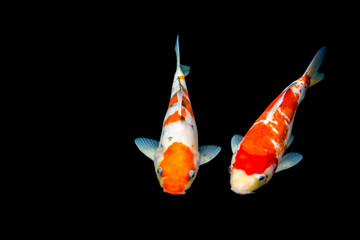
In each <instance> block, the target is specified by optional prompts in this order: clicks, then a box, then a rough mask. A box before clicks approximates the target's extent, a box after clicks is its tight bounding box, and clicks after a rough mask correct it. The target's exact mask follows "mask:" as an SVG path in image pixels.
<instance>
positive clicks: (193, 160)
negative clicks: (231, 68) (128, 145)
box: [135, 35, 221, 194]
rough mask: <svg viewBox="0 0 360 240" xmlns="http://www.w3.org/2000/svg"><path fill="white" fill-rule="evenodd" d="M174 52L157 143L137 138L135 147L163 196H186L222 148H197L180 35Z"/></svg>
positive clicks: (186, 69)
mask: <svg viewBox="0 0 360 240" xmlns="http://www.w3.org/2000/svg"><path fill="white" fill-rule="evenodd" d="M175 52H176V60H177V67H176V72H175V76H174V80H173V84H172V90H171V97H170V103H169V106H168V109H167V112H166V115H165V119H164V122H163V128H162V133H161V138H160V141H156V140H153V139H148V138H136V139H135V144H136V146H137V147H138V148H139V150H140V151H141V152H142V153H144V154H145V155H146V156H147V157H148V158H150V159H151V160H153V161H154V166H155V172H156V175H157V178H158V180H159V183H160V186H161V187H162V188H163V189H164V192H167V193H170V194H185V191H186V190H187V189H189V188H190V186H191V184H192V183H193V181H194V179H195V177H196V176H197V173H198V171H199V167H200V165H202V164H205V163H207V162H209V161H211V160H212V159H213V158H214V157H215V156H216V155H217V154H218V153H219V152H220V150H221V147H219V146H215V145H206V146H200V147H198V132H197V127H196V123H195V117H194V113H193V109H192V107H191V103H190V97H189V93H188V89H187V86H186V82H185V77H186V76H187V75H188V74H189V71H190V67H189V66H185V65H182V64H180V51H179V35H178V36H177V40H176V44H175Z"/></svg>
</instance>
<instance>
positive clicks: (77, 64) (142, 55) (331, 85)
mask: <svg viewBox="0 0 360 240" xmlns="http://www.w3.org/2000/svg"><path fill="white" fill-rule="evenodd" d="M320 27H321V26H319V28H320ZM110 30H111V27H108V28H104V29H99V28H97V29H96V31H95V33H92V32H91V31H89V32H87V31H86V30H85V31H84V32H85V33H84V35H81V37H80V38H79V39H77V40H75V42H74V43H71V44H70V48H71V49H72V50H73V51H71V52H73V53H75V55H73V57H71V58H70V59H68V62H67V63H66V64H65V65H64V68H67V69H68V70H67V71H66V73H65V74H64V73H62V76H63V77H62V78H61V79H65V80H64V81H62V80H61V79H59V83H61V89H62V90H64V92H63V94H61V96H62V98H61V99H62V100H61V103H60V105H61V106H64V109H63V110H64V112H66V113H67V114H66V115H65V116H64V115H61V117H59V118H58V119H57V120H58V122H57V124H56V126H57V132H58V135H59V139H58V141H57V146H56V149H58V150H57V152H58V158H59V159H58V161H57V163H56V169H57V171H60V172H61V173H60V176H61V178H56V179H57V180H56V184H54V185H52V189H51V191H52V192H53V193H52V194H53V195H50V197H49V199H50V201H49V202H52V200H54V204H50V209H52V208H53V207H54V208H55V212H57V213H58V214H60V215H61V216H65V217H66V218H67V219H68V220H69V221H75V222H77V220H76V219H78V221H79V222H87V221H89V222H90V223H94V222H95V223H99V224H104V225H108V227H109V228H110V229H113V228H116V227H117V226H120V225H121V223H120V222H121V221H124V220H125V221H126V225H125V226H137V225H138V226H147V225H149V226H152V227H155V226H157V222H159V221H160V222H161V223H162V224H165V225H166V226H167V228H175V229H177V228H179V225H180V228H181V229H182V228H183V227H182V226H183V225H185V226H186V225H187V224H188V223H183V222H182V220H181V219H188V220H189V221H192V222H195V223H196V221H201V222H207V223H208V228H209V229H211V230H212V231H214V229H216V226H217V225H218V224H225V225H228V226H229V229H230V231H231V229H239V228H240V229H241V227H242V224H244V223H251V224H250V225H252V223H254V224H255V226H257V225H256V224H265V225H267V224H268V223H271V222H272V219H273V217H274V216H280V217H282V219H284V220H283V222H282V223H281V224H285V225H287V224H289V225H291V221H298V220H299V219H304V218H305V219H306V220H305V223H309V225H311V226H313V224H316V223H317V221H321V220H322V219H324V218H325V219H327V218H328V217H331V216H332V214H333V213H334V209H336V211H337V212H341V210H338V208H336V206H338V203H337V201H336V199H337V198H338V197H339V194H341V191H342V183H341V182H339V180H338V178H337V177H336V175H337V174H338V172H337V171H341V166H340V167H339V168H338V169H334V166H335V165H336V161H337V159H336V158H332V156H334V152H335V151H336V148H337V145H336V144H335V142H334V141H333V137H334V135H333V134H334V131H333V129H329V126H334V124H336V123H334V122H333V121H335V120H334V111H333V109H334V103H336V99H334V94H335V95H336V91H337V85H338V80H336V79H334V76H333V75H332V74H331V73H332V71H333V68H332V65H331V64H332V61H333V58H335V56H337V54H338V49H337V47H336V45H335V44H334V43H333V33H332V32H331V30H329V28H324V32H323V33H322V34H318V35H316V37H308V36H307V35H304V33H303V32H302V30H303V28H301V27H300V26H299V27H297V28H292V29H288V28H285V27H284V28H267V27H264V28H262V29H261V28H260V29H259V28H255V29H252V28H245V29H243V30H240V29H233V28H229V29H226V28H215V29H205V30H204V29H202V30H201V29H200V30H199V31H197V30H193V31H186V30H182V31H177V30H174V31H172V30H167V31H150V30H148V29H147V31H146V30H138V31H125V32H123V34H122V35H119V34H117V33H115V32H114V31H110ZM90 33H91V34H90ZM178 33H180V53H181V63H182V64H185V65H189V66H191V67H192V69H191V71H190V74H189V75H188V76H187V77H186V82H187V86H188V90H189V94H190V99H191V103H192V107H193V110H194V114H195V119H196V122H197V126H198V133H199V144H200V145H207V144H215V145H219V146H221V147H222V151H221V152H220V154H219V155H218V156H217V157H216V158H215V159H214V160H212V161H211V162H210V163H208V164H206V165H204V166H201V167H200V171H199V174H198V176H197V178H196V180H195V181H194V183H193V185H192V187H191V188H190V189H189V190H188V191H187V192H186V194H185V195H183V196H172V195H169V194H166V193H164V192H163V191H162V189H161V187H160V186H159V183H158V180H157V178H156V176H155V171H154V167H153V163H152V162H151V161H150V160H149V159H147V158H146V157H145V156H144V155H143V154H142V153H141V152H140V151H139V150H138V149H137V147H136V146H135V144H134V142H133V141H134V139H135V138H137V137H148V138H153V139H159V137H160V133H161V127H162V122H163V119H164V116H165V113H166V110H167V106H168V102H169V100H170V91H171V84H172V79H173V75H174V73H175V64H176V59H175V51H174V46H175V40H176V35H177V34H178ZM88 37H89V38H88ZM322 46H328V55H327V57H326V59H325V62H324V64H323V67H322V68H321V69H320V71H322V72H324V73H325V79H324V80H323V81H322V82H321V83H319V84H317V85H316V86H314V87H312V88H310V89H309V90H308V91H307V94H306V97H305V99H304V101H303V102H302V103H301V105H300V107H299V109H298V111H297V114H296V118H295V123H294V128H293V134H294V136H295V139H294V142H293V143H292V145H291V147H290V149H289V151H296V152H300V153H301V154H302V155H303V156H304V158H303V160H302V161H301V162H300V163H299V164H298V165H297V166H295V167H293V168H291V169H289V170H286V171H283V172H280V173H278V174H275V176H274V177H273V178H272V180H271V181H270V182H269V183H268V184H266V185H265V186H263V187H262V188H260V189H259V190H258V191H256V193H255V194H251V195H247V196H240V195H237V194H235V193H234V192H232V191H231V190H230V183H229V180H230V179H229V177H230V176H229V174H228V167H229V164H230V160H231V156H232V152H231V148H230V140H231V137H232V136H233V135H234V134H241V135H244V134H245V133H246V131H247V130H248V129H249V128H250V127H251V125H252V124H253V123H254V122H255V120H256V119H257V118H258V116H259V115H260V114H261V113H262V112H263V111H264V109H265V108H266V107H267V106H268V105H269V104H270V103H271V101H272V100H273V99H274V98H275V97H276V96H278V94H279V93H280V92H281V91H282V90H283V89H284V88H285V87H287V86H288V85H289V84H290V83H291V82H292V81H294V80H296V79H297V78H299V77H300V76H301V75H302V74H303V72H304V71H305V70H306V68H307V66H308V64H309V63H310V61H311V59H312V58H313V56H314V55H315V53H316V52H317V50H318V49H320V48H321V47H322ZM66 66H68V67H69V68H70V69H71V70H69V68H68V67H66ZM329 124H330V125H329ZM59 179H60V180H59ZM51 196H53V197H51ZM74 219H75V220H74ZM229 219H232V220H231V221H230V220H229ZM172 223H176V224H175V225H173V224H172ZM310 223H311V224H310ZM181 224H183V225H181ZM275 225H276V224H275ZM274 231H275V232H276V230H274Z"/></svg>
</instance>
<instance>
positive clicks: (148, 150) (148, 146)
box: [135, 138, 159, 161]
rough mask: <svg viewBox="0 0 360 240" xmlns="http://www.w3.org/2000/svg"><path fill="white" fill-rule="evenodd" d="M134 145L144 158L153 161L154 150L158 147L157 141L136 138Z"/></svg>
mask: <svg viewBox="0 0 360 240" xmlns="http://www.w3.org/2000/svg"><path fill="white" fill-rule="evenodd" d="M135 144H136V146H137V147H138V148H139V150H140V151H141V152H142V153H143V154H145V156H147V157H148V158H150V159H151V160H153V161H154V157H155V152H156V149H157V148H158V147H159V141H156V140H153V139H150V138H136V139H135Z"/></svg>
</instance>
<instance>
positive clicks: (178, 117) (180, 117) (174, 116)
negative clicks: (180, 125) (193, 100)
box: [163, 109, 187, 127]
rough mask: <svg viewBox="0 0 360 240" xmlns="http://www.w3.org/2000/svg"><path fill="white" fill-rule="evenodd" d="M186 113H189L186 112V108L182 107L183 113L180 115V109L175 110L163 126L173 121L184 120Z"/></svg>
mask: <svg viewBox="0 0 360 240" xmlns="http://www.w3.org/2000/svg"><path fill="white" fill-rule="evenodd" d="M186 115H187V114H186V111H185V109H181V115H179V113H178V111H176V112H174V113H173V114H171V115H170V116H169V117H168V118H167V119H166V120H165V122H164V126H163V127H165V126H166V125H168V124H170V123H173V122H177V121H184V120H185V117H186Z"/></svg>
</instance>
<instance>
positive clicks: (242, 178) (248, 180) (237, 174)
mask: <svg viewBox="0 0 360 240" xmlns="http://www.w3.org/2000/svg"><path fill="white" fill-rule="evenodd" d="M276 166H277V165H276V164H275V163H274V164H272V165H270V166H269V167H267V168H266V169H265V170H264V171H263V172H260V173H253V172H251V171H247V170H248V169H241V168H236V167H235V166H234V165H231V167H230V185H231V190H232V191H234V192H235V193H237V194H249V193H254V191H255V190H257V189H259V188H260V187H262V186H263V185H265V184H266V183H267V182H269V180H270V179H271V178H272V176H273V174H274V172H275V169H276Z"/></svg>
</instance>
